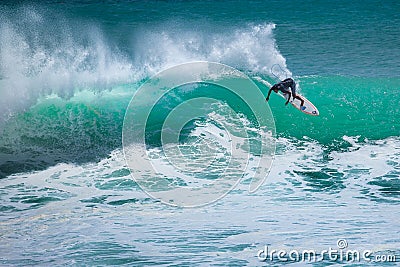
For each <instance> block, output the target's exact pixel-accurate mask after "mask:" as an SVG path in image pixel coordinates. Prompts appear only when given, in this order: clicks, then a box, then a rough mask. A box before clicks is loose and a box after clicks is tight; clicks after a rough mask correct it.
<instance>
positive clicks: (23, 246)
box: [0, 1, 400, 266]
mask: <svg viewBox="0 0 400 267" xmlns="http://www.w3.org/2000/svg"><path fill="white" fill-rule="evenodd" d="M399 11H400V3H399V2H397V1H351V2H349V1H334V2H332V3H327V2H321V1H302V2H297V1H290V2H287V3H282V2H281V1H219V2H213V1H199V2H197V1H176V2H168V1H145V2H135V1H133V2H130V1H124V2H116V1H106V2H105V3H101V4H100V3H97V1H85V2H81V1H70V2H67V3H58V2H53V1H46V2H42V3H41V4H27V3H25V4H21V3H19V4H18V3H14V2H9V3H7V2H4V3H2V4H0V18H1V19H0V132H1V137H0V178H1V184H0V199H1V202H0V210H1V215H0V229H1V230H0V233H1V235H2V238H1V241H0V262H1V264H3V265H31V264H32V265H34V264H42V265H108V264H111V265H120V264H121V265H124V264H125V265H128V266H132V265H134V266H143V265H165V266H169V265H175V266H176V265H182V266H187V265H195V266H196V265H204V266H209V265H219V266H221V265H222V266H228V265H229V266H243V265H249V266H255V265H265V264H266V263H262V262H260V261H259V260H258V259H257V251H258V250H260V249H262V248H263V247H264V245H267V244H269V245H270V246H271V247H272V248H275V249H287V250H288V251H289V250H291V249H299V250H300V249H316V250H322V249H327V248H329V247H336V241H337V240H338V239H339V238H345V239H346V240H347V241H348V243H349V248H351V249H371V250H372V251H374V253H376V254H395V255H397V257H398V258H399V259H400V251H399V244H400V234H399V231H398V230H397V229H399V226H400V225H399V223H398V221H399V220H398V218H399V212H398V210H399V209H398V205H399V195H400V184H399V177H400V163H399V162H400V135H399V133H400V123H399V122H398V114H400V112H399V106H398V99H399V97H400V75H399V74H400V59H399V57H398V55H399V54H400V39H399V38H398V36H399V34H400V28H399V27H398V25H400V15H399V14H400V12H399ZM197 60H209V61H214V62H219V63H223V64H227V65H229V66H232V67H235V68H237V69H239V70H241V71H242V72H244V73H245V74H247V75H248V76H250V77H255V76H260V77H262V78H263V79H265V80H268V81H269V82H274V81H276V78H275V77H274V76H273V74H272V73H271V69H272V68H273V66H274V65H276V64H279V65H280V66H281V68H282V70H283V71H284V72H286V73H287V75H292V76H293V77H294V78H295V80H296V81H297V82H298V83H299V85H300V88H301V89H300V92H301V94H303V95H305V96H306V97H307V98H308V99H309V100H311V101H312V102H313V103H314V104H315V105H316V106H317V107H318V109H319V111H320V116H318V117H312V116H306V115H304V114H302V113H301V112H299V111H298V110H296V109H294V108H292V107H291V106H290V105H289V106H284V102H283V100H282V98H280V97H278V96H276V95H275V94H273V95H272V96H271V100H270V101H269V105H270V108H271V111H272V114H273V116H274V119H275V125H276V142H277V143H276V145H277V150H276V159H275V162H274V163H273V165H272V168H271V172H270V175H269V176H268V179H267V180H266V182H265V183H264V184H263V186H262V187H261V188H260V189H259V190H258V191H257V192H255V193H253V194H250V193H248V191H247V187H246V183H242V184H240V185H239V186H238V187H237V188H236V189H235V190H233V191H232V192H231V193H229V194H228V195H227V196H226V197H225V198H223V199H222V200H220V201H219V202H217V203H215V204H214V205H211V206H205V207H202V208H198V209H189V210H187V209H179V208H172V207H169V206H165V205H163V204H161V203H159V202H158V201H156V200H153V199H151V198H150V197H149V196H147V195H146V194H145V193H144V192H143V191H142V190H141V189H140V188H139V187H138V185H137V184H136V183H135V182H134V180H133V179H132V178H131V177H130V175H129V170H128V168H127V167H126V166H125V161H124V157H123V153H122V137H121V136H122V128H123V120H124V116H125V110H126V108H127V106H128V104H129V101H130V99H131V97H132V96H133V95H134V92H135V91H136V90H137V89H138V88H139V87H140V85H142V84H143V83H144V82H145V81H146V80H147V79H149V78H150V77H151V76H152V75H154V74H155V73H157V72H159V71H161V70H164V69H166V68H168V67H171V66H174V65H176V64H179V63H185V62H190V61H197ZM255 83H256V84H257V85H258V86H259V89H260V90H261V91H262V93H263V94H264V95H266V94H267V90H268V88H266V87H265V86H264V85H263V84H260V83H258V82H257V81H256V80H255ZM207 90H209V91H205V92H206V94H208V92H209V96H212V95H213V94H215V90H214V89H213V88H212V86H210V87H209V88H207ZM249 93H252V92H249ZM174 97H175V98H174V100H173V101H176V102H179V101H183V100H185V99H186V98H187V97H188V96H187V95H185V94H183V93H182V94H178V95H175V96H174ZM227 98H229V99H227V103H229V102H232V101H233V100H232V99H231V96H227ZM168 103H169V104H171V103H172V102H168V101H167V104H168ZM164 104H165V103H164ZM158 109H159V110H160V113H163V111H165V110H166V109H168V105H167V107H164V106H163V103H160V105H159V106H158ZM235 109H236V110H240V109H241V106H240V105H239V104H238V106H235ZM242 110H245V108H243V109H242ZM215 112H217V114H219V115H222V116H227V113H224V112H225V111H224V109H223V108H221V109H219V110H218V109H217V110H215ZM243 112H244V116H250V115H251V114H248V112H247V111H243ZM246 112H247V113H246ZM163 116H164V117H165V114H164V113H163V114H161V115H160V116H159V117H157V116H156V119H155V122H158V121H159V120H161V119H162V118H163ZM235 123H237V122H234V123H233V124H234V126H237V125H236V124H235ZM156 124H157V123H156ZM157 126H159V125H155V127H157ZM207 127H208V126H204V125H203V126H201V127H200V126H196V124H193V125H188V127H187V129H185V131H186V132H184V133H183V134H184V135H185V137H186V138H187V139H185V138H183V139H182V140H183V141H182V142H185V140H188V141H187V142H189V140H191V139H190V138H195V137H199V136H201V134H199V132H201V131H202V130H204V129H205V130H209V129H208V128H207ZM197 134H199V135H197ZM159 138H160V137H159V136H158V135H157V134H155V135H154V136H153V135H151V137H150V140H149V142H150V143H152V144H157V143H158V141H159ZM153 149H154V151H153V152H154V153H157V151H158V150H157V149H158V148H157V145H155V147H154V148H153ZM275 263H276V264H279V263H278V262H275ZM327 263H328V262H326V264H327ZM331 263H332V262H331ZM342 263H346V262H342ZM291 264H293V265H295V263H293V262H292V263H289V265H291ZM324 264H325V263H315V264H314V265H316V266H321V265H324ZM348 264H349V265H352V264H351V263H348ZM364 264H365V263H364ZM300 265H302V264H301V263H300ZM371 265H374V264H371ZM388 265H390V264H388Z"/></svg>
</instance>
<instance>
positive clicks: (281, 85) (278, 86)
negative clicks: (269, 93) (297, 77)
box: [272, 78, 296, 98]
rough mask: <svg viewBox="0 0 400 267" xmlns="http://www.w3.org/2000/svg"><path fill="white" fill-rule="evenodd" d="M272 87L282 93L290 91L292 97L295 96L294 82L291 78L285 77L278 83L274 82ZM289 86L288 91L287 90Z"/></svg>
mask: <svg viewBox="0 0 400 267" xmlns="http://www.w3.org/2000/svg"><path fill="white" fill-rule="evenodd" d="M272 88H276V89H278V90H279V91H281V92H282V93H284V94H287V93H290V92H291V93H292V97H293V98H296V83H295V82H294V81H293V79H292V78H287V79H285V80H283V81H281V82H280V83H277V84H275V85H274V86H273V87H272ZM289 88H290V91H289Z"/></svg>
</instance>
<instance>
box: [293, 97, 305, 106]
mask: <svg viewBox="0 0 400 267" xmlns="http://www.w3.org/2000/svg"><path fill="white" fill-rule="evenodd" d="M293 98H297V99H298V100H300V101H301V104H300V106H304V100H303V98H301V97H300V96H298V95H294V96H293Z"/></svg>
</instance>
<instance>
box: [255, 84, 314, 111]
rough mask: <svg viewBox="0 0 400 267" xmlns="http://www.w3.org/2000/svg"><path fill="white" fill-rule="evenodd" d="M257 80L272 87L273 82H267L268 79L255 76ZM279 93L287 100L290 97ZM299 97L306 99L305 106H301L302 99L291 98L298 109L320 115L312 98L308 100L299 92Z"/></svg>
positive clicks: (291, 101)
mask: <svg viewBox="0 0 400 267" xmlns="http://www.w3.org/2000/svg"><path fill="white" fill-rule="evenodd" d="M254 79H255V80H257V81H259V82H261V83H263V84H265V85H266V86H267V87H268V88H271V86H272V85H271V84H270V83H269V82H267V81H266V80H264V79H262V78H261V77H258V76H256V77H254ZM278 95H280V96H281V97H283V98H284V99H285V101H287V98H288V97H289V95H288V94H282V93H281V92H278ZM297 95H298V96H299V97H301V98H302V99H303V100H304V107H305V108H303V109H301V108H300V104H301V101H300V100H298V99H294V100H293V98H291V100H290V101H289V102H290V103H291V104H292V106H293V107H295V108H296V109H298V110H300V111H301V112H303V113H305V114H307V115H312V116H318V115H319V111H318V109H317V108H316V107H315V106H314V104H313V103H311V101H310V100H308V99H307V98H305V97H304V96H302V95H300V94H297Z"/></svg>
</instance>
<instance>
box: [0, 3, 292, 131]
mask: <svg viewBox="0 0 400 267" xmlns="http://www.w3.org/2000/svg"><path fill="white" fill-rule="evenodd" d="M0 15H1V16H2V21H1V22H0V77H1V79H0V87H1V88H2V89H1V91H0V96H1V97H0V114H1V115H0V123H1V122H4V121H6V120H7V119H9V118H10V117H12V116H13V115H15V114H16V113H18V112H23V111H25V110H26V109H28V108H29V107H30V106H32V105H34V104H35V103H36V101H37V99H38V98H40V97H43V96H47V95H51V94H56V95H58V96H60V97H62V98H65V99H68V98H70V97H72V96H73V95H74V94H75V93H76V92H77V91H80V90H83V89H89V90H92V91H95V92H101V91H104V90H111V89H112V88H113V87H114V86H117V85H121V84H126V83H132V82H133V83H134V82H138V81H140V80H142V79H146V78H147V77H149V76H151V75H154V74H155V73H157V72H159V71H161V70H163V69H165V68H168V67H170V66H173V65H176V64H179V63H185V62H188V61H198V60H208V61H214V62H220V63H224V64H228V65H230V66H233V67H236V68H238V69H240V70H243V71H246V72H249V73H251V72H257V73H266V72H268V71H269V70H270V69H271V66H273V65H274V64H279V65H280V66H283V67H284V68H285V69H286V62H285V58H284V57H283V56H282V55H281V54H280V53H279V51H278V49H277V46H276V42H275V39H274V37H273V29H274V28H275V24H273V23H265V24H258V25H247V26H243V27H242V28H236V29H233V30H232V31H230V32H220V31H218V30H215V31H210V29H207V30H202V29H198V30H193V29H188V28H187V26H184V25H181V24H179V25H177V26H175V27H170V24H168V23H166V24H162V25H159V26H156V27H150V26H149V27H147V28H144V29H143V28H140V29H139V28H137V29H132V32H131V33H129V34H130V35H131V39H132V40H133V41H132V42H131V47H129V49H126V47H124V46H126V45H120V44H118V42H117V41H116V40H115V37H113V36H111V35H110V34H107V33H105V32H104V31H103V30H102V29H101V28H100V27H99V26H98V25H96V24H95V23H93V22H87V21H82V20H73V19H70V18H67V17H65V16H63V15H62V14H57V13H54V12H53V11H51V12H50V11H46V10H43V9H41V8H39V7H33V6H24V7H20V8H15V10H11V9H7V8H3V9H1V10H0ZM3 18H4V19H3ZM288 72H289V71H288ZM289 73H290V72H289Z"/></svg>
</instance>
